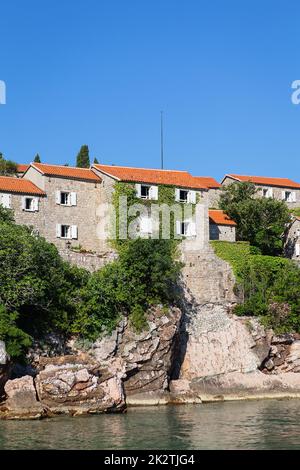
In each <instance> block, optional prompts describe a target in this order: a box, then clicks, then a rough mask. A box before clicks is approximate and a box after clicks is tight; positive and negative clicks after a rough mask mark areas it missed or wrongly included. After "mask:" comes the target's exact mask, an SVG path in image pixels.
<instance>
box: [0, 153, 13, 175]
mask: <svg viewBox="0 0 300 470" xmlns="http://www.w3.org/2000/svg"><path fill="white" fill-rule="evenodd" d="M15 173H17V164H16V163H15V162H13V161H11V160H6V159H5V158H4V157H3V155H2V153H1V152H0V175H2V176H11V175H14V174H15Z"/></svg>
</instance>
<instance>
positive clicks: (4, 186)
mask: <svg viewBox="0 0 300 470" xmlns="http://www.w3.org/2000/svg"><path fill="white" fill-rule="evenodd" d="M0 191H1V192H6V193H19V194H34V195H36V196H44V195H45V193H44V191H42V190H41V189H40V188H38V187H37V186H36V185H35V184H33V183H32V182H31V181H29V180H25V179H24V178H14V177H10V176H0Z"/></svg>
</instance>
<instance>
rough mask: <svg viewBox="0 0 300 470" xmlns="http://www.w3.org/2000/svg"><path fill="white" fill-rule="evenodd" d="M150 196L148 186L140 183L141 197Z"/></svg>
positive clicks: (146, 197)
mask: <svg viewBox="0 0 300 470" xmlns="http://www.w3.org/2000/svg"><path fill="white" fill-rule="evenodd" d="M149 196H150V186H145V185H144V184H142V185H141V198H143V199H149Z"/></svg>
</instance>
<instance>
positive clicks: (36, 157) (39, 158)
mask: <svg viewBox="0 0 300 470" xmlns="http://www.w3.org/2000/svg"><path fill="white" fill-rule="evenodd" d="M33 161H34V162H35V163H41V157H40V156H39V154H38V153H37V154H36V156H35V157H34V160H33Z"/></svg>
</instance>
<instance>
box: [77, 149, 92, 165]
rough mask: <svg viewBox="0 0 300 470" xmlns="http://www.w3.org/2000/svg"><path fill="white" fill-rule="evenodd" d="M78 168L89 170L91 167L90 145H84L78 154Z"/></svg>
mask: <svg viewBox="0 0 300 470" xmlns="http://www.w3.org/2000/svg"><path fill="white" fill-rule="evenodd" d="M76 166H77V167H78V168H89V167H90V156H89V147H88V145H82V147H81V149H80V150H79V152H78V155H77V160H76Z"/></svg>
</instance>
